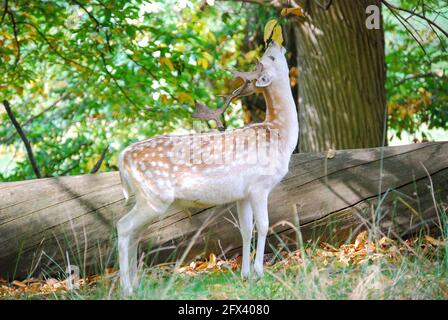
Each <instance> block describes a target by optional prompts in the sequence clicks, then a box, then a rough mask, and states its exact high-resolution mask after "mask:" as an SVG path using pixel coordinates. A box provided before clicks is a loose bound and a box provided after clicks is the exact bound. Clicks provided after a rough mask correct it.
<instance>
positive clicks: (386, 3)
mask: <svg viewBox="0 0 448 320" xmlns="http://www.w3.org/2000/svg"><path fill="white" fill-rule="evenodd" d="M381 2H382V3H384V5H385V6H386V7H388V8H389V10H391V11H393V10H398V11H403V12H406V13H409V14H410V15H412V16H416V17H418V18H420V19H422V20H425V21H426V22H427V23H428V24H429V25H430V26H433V27H435V28H436V29H438V30H439V31H440V32H442V33H443V34H444V35H445V36H446V37H447V38H448V31H445V30H444V29H442V27H440V26H439V25H438V24H437V23H435V22H434V21H432V20H431V19H429V18H427V17H426V16H425V15H422V14H419V13H417V12H413V11H411V10H408V9H404V8H400V7H396V6H394V5H393V4H391V3H389V2H388V1H386V0H381ZM392 9H393V10H392Z"/></svg>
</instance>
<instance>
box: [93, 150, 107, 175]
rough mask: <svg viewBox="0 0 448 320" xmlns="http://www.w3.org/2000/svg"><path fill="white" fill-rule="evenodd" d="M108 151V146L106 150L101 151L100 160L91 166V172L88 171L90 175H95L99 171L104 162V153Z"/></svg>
mask: <svg viewBox="0 0 448 320" xmlns="http://www.w3.org/2000/svg"><path fill="white" fill-rule="evenodd" d="M108 149H109V145H107V146H106V148H104V149H103V151H102V152H101V156H100V159H99V160H98V161H97V162H96V163H95V165H94V166H93V168H92V171H90V173H96V172H97V171H98V170H99V169H100V167H101V164H102V163H103V161H104V157H105V156H106V152H107V150H108Z"/></svg>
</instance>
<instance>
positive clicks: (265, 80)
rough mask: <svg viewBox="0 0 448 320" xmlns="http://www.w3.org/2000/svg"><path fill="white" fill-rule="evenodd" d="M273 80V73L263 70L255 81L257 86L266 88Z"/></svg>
mask: <svg viewBox="0 0 448 320" xmlns="http://www.w3.org/2000/svg"><path fill="white" fill-rule="evenodd" d="M271 82H272V75H271V74H269V73H268V72H263V73H262V74H261V75H260V76H259V77H258V79H257V81H256V82H255V86H256V87H258V88H264V87H267V86H268V85H270V84H271Z"/></svg>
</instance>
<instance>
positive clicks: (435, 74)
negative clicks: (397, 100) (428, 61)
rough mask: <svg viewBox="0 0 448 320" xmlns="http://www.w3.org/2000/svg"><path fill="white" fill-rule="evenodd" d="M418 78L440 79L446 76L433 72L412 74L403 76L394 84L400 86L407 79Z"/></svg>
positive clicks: (447, 77) (446, 77)
mask: <svg viewBox="0 0 448 320" xmlns="http://www.w3.org/2000/svg"><path fill="white" fill-rule="evenodd" d="M420 78H440V79H448V76H444V75H441V76H440V75H438V74H437V73H435V72H428V73H421V74H413V75H410V76H408V77H405V78H403V79H401V80H400V81H398V82H397V83H396V84H395V85H396V86H400V85H402V84H403V83H405V82H406V81H408V80H414V79H420Z"/></svg>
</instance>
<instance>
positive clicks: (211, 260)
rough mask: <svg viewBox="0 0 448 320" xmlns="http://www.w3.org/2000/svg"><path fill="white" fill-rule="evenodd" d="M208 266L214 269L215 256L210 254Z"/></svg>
mask: <svg viewBox="0 0 448 320" xmlns="http://www.w3.org/2000/svg"><path fill="white" fill-rule="evenodd" d="M208 264H209V266H210V267H214V266H215V265H216V256H215V255H214V254H213V253H210V256H209V262H208Z"/></svg>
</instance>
